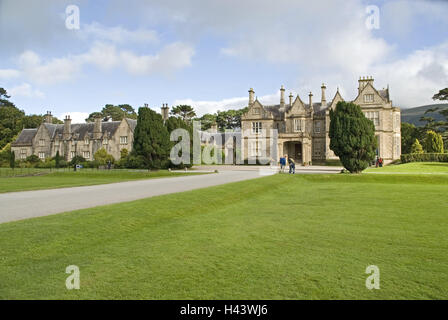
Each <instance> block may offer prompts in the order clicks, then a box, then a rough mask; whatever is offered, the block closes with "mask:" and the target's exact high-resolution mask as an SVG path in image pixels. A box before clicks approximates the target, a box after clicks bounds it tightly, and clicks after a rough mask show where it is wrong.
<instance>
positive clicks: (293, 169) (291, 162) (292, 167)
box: [288, 158, 296, 174]
mask: <svg viewBox="0 0 448 320" xmlns="http://www.w3.org/2000/svg"><path fill="white" fill-rule="evenodd" d="M288 164H289V173H292V174H295V173H296V164H295V163H294V160H292V158H288Z"/></svg>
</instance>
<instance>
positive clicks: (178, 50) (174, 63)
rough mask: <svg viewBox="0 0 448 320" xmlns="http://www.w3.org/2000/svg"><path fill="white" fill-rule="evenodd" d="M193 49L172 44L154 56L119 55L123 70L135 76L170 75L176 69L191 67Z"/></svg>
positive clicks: (126, 52)
mask: <svg viewBox="0 0 448 320" xmlns="http://www.w3.org/2000/svg"><path fill="white" fill-rule="evenodd" d="M193 55H194V49H193V48H192V47H191V46H189V45H187V44H184V43H180V42H177V43H172V44H170V45H168V46H166V47H164V48H163V49H162V50H161V51H160V52H159V53H158V54H156V55H142V56H137V55H135V54H134V53H132V52H130V51H123V52H121V54H120V58H121V62H122V63H123V65H124V67H125V69H126V70H127V71H128V72H129V73H131V74H135V75H144V74H150V73H154V72H156V73H167V74H169V73H172V72H173V71H176V70H178V69H182V68H185V67H189V66H191V58H192V57H193Z"/></svg>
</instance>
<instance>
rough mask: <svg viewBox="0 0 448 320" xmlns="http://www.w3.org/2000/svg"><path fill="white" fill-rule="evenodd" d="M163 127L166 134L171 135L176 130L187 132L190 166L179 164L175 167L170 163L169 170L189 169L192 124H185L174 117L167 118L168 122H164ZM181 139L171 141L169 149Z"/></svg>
mask: <svg viewBox="0 0 448 320" xmlns="http://www.w3.org/2000/svg"><path fill="white" fill-rule="evenodd" d="M165 126H166V128H167V130H168V133H169V134H171V132H173V130H176V129H185V130H187V131H188V134H189V136H190V164H181V165H179V166H175V165H174V164H172V163H170V167H171V168H180V169H182V168H184V167H188V168H189V167H191V166H192V164H193V152H192V151H193V125H192V123H189V122H185V121H183V120H182V119H180V118H176V117H169V118H168V120H167V121H166V122H165ZM181 139H182V138H179V140H178V141H171V147H170V148H172V147H173V146H174V145H175V144H177V143H178V142H180V140H181ZM170 150H171V149H170Z"/></svg>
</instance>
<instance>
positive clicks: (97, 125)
mask: <svg viewBox="0 0 448 320" xmlns="http://www.w3.org/2000/svg"><path fill="white" fill-rule="evenodd" d="M94 121H95V122H94V126H93V139H101V137H102V135H103V131H102V128H101V125H102V119H101V117H100V116H97V117H95V120H94Z"/></svg>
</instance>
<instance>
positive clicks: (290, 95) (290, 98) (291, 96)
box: [289, 92, 294, 107]
mask: <svg viewBox="0 0 448 320" xmlns="http://www.w3.org/2000/svg"><path fill="white" fill-rule="evenodd" d="M292 98H294V97H293V95H292V92H290V93H289V106H290V107H292Z"/></svg>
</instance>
